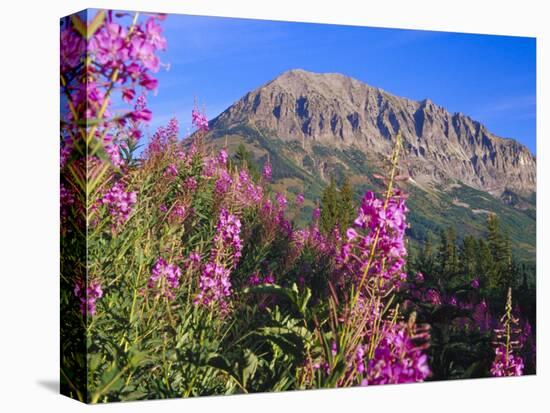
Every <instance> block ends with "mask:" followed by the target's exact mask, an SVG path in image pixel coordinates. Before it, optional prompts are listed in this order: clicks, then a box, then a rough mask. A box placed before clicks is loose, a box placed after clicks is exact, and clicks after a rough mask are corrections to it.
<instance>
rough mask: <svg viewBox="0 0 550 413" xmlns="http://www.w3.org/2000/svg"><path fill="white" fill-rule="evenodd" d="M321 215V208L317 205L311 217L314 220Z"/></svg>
mask: <svg viewBox="0 0 550 413" xmlns="http://www.w3.org/2000/svg"><path fill="white" fill-rule="evenodd" d="M320 216H321V208H319V207H317V208H314V209H313V212H312V213H311V218H312V219H313V221H317V220H318V219H319V217H320Z"/></svg>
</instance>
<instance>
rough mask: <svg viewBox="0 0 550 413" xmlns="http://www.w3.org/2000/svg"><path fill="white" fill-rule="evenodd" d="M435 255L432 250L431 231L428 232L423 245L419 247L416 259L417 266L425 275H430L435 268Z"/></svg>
mask: <svg viewBox="0 0 550 413" xmlns="http://www.w3.org/2000/svg"><path fill="white" fill-rule="evenodd" d="M435 265H436V262H435V256H434V251H433V241H432V233H431V232H428V234H427V235H426V240H425V241H424V245H423V246H422V248H421V249H420V253H419V254H418V259H417V268H418V270H419V271H420V272H422V273H424V274H425V275H429V276H430V275H432V273H433V271H434V269H435Z"/></svg>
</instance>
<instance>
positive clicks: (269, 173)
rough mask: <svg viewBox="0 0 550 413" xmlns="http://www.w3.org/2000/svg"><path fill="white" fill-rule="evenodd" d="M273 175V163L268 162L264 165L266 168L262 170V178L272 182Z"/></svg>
mask: <svg viewBox="0 0 550 413" xmlns="http://www.w3.org/2000/svg"><path fill="white" fill-rule="evenodd" d="M272 175H273V169H272V167H271V163H270V162H269V161H267V162H266V163H264V167H263V169H262V176H263V177H264V179H265V180H266V181H271V178H272Z"/></svg>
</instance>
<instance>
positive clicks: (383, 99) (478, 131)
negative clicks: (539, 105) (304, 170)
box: [212, 69, 536, 195]
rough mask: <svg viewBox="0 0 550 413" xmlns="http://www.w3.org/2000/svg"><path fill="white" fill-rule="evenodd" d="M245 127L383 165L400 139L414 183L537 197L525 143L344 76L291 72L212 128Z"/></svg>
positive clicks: (532, 161)
mask: <svg viewBox="0 0 550 413" xmlns="http://www.w3.org/2000/svg"><path fill="white" fill-rule="evenodd" d="M245 124H248V125H254V126H255V128H257V129H263V130H265V131H267V132H268V133H269V135H270V136H273V137H277V138H278V139H280V140H282V141H288V142H290V141H298V142H300V144H301V146H302V147H303V148H304V150H306V149H307V148H308V147H310V148H313V147H314V146H319V145H320V146H327V147H331V148H335V149H342V150H343V149H346V148H352V147H353V148H354V149H356V150H359V151H361V152H363V153H364V154H367V155H369V156H371V157H372V156H374V157H375V158H376V157H377V158H378V159H382V158H384V157H386V156H387V155H388V154H389V153H391V151H392V148H393V143H392V138H393V137H395V135H397V133H398V132H399V131H401V133H402V135H403V140H404V150H405V152H406V153H405V156H406V158H407V161H406V164H407V166H408V169H409V170H408V173H409V174H410V175H411V177H413V178H415V180H416V181H422V182H428V183H444V182H448V181H449V180H451V181H459V182H462V183H464V184H466V185H469V186H472V187H474V188H476V189H481V190H484V191H487V192H490V193H492V194H496V195H500V194H501V193H503V191H505V190H506V189H511V190H515V191H517V192H519V193H524V194H529V193H532V192H534V191H535V190H536V161H535V157H534V156H533V155H532V154H531V153H530V152H529V150H528V149H527V148H526V147H525V146H523V145H521V144H520V143H518V142H516V141H513V140H509V139H503V138H500V137H497V136H496V135H494V134H492V133H490V132H489V131H488V130H487V128H486V127H485V126H484V125H482V124H481V123H480V122H477V121H475V120H473V119H471V118H470V117H468V116H465V115H463V114H461V113H453V114H451V113H449V112H448V111H447V110H446V109H445V108H443V107H441V106H438V105H436V104H435V103H433V102H432V101H431V100H430V99H424V100H422V101H414V100H410V99H406V98H402V97H398V96H395V95H392V94H390V93H388V92H385V91H383V90H381V89H378V88H375V87H372V86H369V85H367V84H365V83H363V82H361V81H359V80H356V79H353V78H351V77H348V76H345V75H343V74H340V73H314V72H309V71H306V70H303V69H292V70H289V71H286V72H284V73H282V74H281V75H279V76H278V77H276V78H275V79H273V80H272V81H270V82H268V83H266V84H265V85H263V86H261V87H259V88H258V89H256V90H254V91H251V92H249V93H247V94H246V95H245V96H244V97H242V98H241V99H240V100H239V101H237V102H236V103H235V104H234V105H232V106H231V107H230V108H228V109H227V110H226V111H225V112H223V113H222V114H221V115H220V116H218V117H217V118H216V119H214V120H213V121H212V127H213V128H214V129H216V128H218V129H219V128H222V129H228V128H231V127H232V126H236V125H245Z"/></svg>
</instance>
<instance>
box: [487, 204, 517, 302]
mask: <svg viewBox="0 0 550 413" xmlns="http://www.w3.org/2000/svg"><path fill="white" fill-rule="evenodd" d="M487 243H488V245H489V249H490V251H491V255H492V257H493V268H492V271H491V273H490V275H491V279H490V282H489V285H490V287H491V288H492V289H494V290H498V291H500V292H502V293H503V292H504V291H506V289H507V288H508V287H509V286H510V284H511V282H512V248H511V243H510V237H509V236H503V235H502V233H501V232H500V222H499V219H498V217H497V216H496V215H495V214H491V215H489V217H488V218H487Z"/></svg>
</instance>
